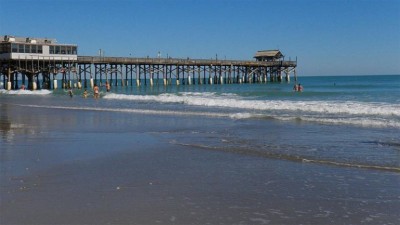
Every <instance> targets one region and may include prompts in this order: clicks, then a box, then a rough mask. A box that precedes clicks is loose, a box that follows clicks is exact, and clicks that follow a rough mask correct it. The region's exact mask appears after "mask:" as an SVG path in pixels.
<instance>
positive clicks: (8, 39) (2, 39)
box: [0, 35, 57, 44]
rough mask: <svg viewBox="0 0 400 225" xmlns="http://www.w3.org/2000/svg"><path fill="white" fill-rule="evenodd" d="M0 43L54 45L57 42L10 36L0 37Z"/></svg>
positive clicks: (46, 39)
mask: <svg viewBox="0 0 400 225" xmlns="http://www.w3.org/2000/svg"><path fill="white" fill-rule="evenodd" d="M0 42H17V43H32V44H56V43H57V40H56V39H52V38H34V37H15V36H11V35H4V36H0Z"/></svg>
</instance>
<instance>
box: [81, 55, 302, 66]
mask: <svg viewBox="0 0 400 225" xmlns="http://www.w3.org/2000/svg"><path fill="white" fill-rule="evenodd" d="M78 64H127V65H140V64H146V65H193V66H207V65H210V66H213V65H220V66H268V67H273V66H279V67H293V66H294V67H295V66H296V65H297V62H296V61H270V62H267V61H248V60H247V61H246V60H216V59H190V58H187V59H179V58H130V57H100V56H78Z"/></svg>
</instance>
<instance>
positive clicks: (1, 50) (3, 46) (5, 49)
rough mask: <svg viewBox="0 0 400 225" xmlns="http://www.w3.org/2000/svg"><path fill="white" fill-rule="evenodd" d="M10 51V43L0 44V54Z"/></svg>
mask: <svg viewBox="0 0 400 225" xmlns="http://www.w3.org/2000/svg"><path fill="white" fill-rule="evenodd" d="M10 52H11V44H9V43H5V44H0V54H3V53H10Z"/></svg>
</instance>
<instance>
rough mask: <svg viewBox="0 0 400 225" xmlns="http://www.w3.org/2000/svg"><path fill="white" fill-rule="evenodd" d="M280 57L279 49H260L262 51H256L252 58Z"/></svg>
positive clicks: (281, 55)
mask: <svg viewBox="0 0 400 225" xmlns="http://www.w3.org/2000/svg"><path fill="white" fill-rule="evenodd" d="M264 57H268V58H281V57H283V54H282V53H281V51H279V50H262V51H257V52H256V55H255V56H254V58H264Z"/></svg>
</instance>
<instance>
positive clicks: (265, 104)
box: [104, 92, 400, 128]
mask: <svg viewBox="0 0 400 225" xmlns="http://www.w3.org/2000/svg"><path fill="white" fill-rule="evenodd" d="M104 98H105V99H114V100H130V101H138V102H140V101H141V102H158V103H175V104H184V105H190V106H204V107H214V108H226V109H236V110H240V111H243V110H244V111H243V112H235V113H230V114H229V115H228V116H229V117H230V118H232V119H248V118H258V119H271V118H273V119H279V120H295V121H300V122H301V121H304V122H317V123H325V124H337V125H356V126H365V127H393V128H400V105H399V104H388V103H377V102H357V101H295V100H254V99H244V98H242V97H240V96H237V95H235V94H228V95H226V94H225V95H218V94H216V93H186V92H185V93H179V94H161V95H125V94H113V93H112V94H107V95H106V96H104Z"/></svg>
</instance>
